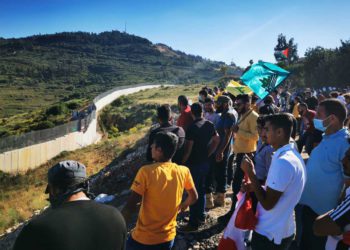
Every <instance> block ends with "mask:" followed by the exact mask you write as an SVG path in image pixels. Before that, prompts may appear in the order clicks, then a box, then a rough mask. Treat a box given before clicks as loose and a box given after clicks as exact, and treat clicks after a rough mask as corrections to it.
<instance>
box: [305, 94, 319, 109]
mask: <svg viewBox="0 0 350 250" xmlns="http://www.w3.org/2000/svg"><path fill="white" fill-rule="evenodd" d="M305 103H306V104H307V107H308V108H309V109H312V110H316V107H317V105H318V100H317V98H316V97H315V96H311V97H309V98H307V99H306V100H305Z"/></svg>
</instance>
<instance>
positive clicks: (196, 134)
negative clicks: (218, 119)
mask: <svg viewBox="0 0 350 250" xmlns="http://www.w3.org/2000/svg"><path fill="white" fill-rule="evenodd" d="M215 134H216V130H215V128H214V124H213V123H212V122H210V121H208V120H206V119H203V118H201V119H197V120H195V121H194V122H193V123H192V125H191V126H190V127H189V128H188V130H187V132H186V140H189V141H193V146H192V152H191V155H190V157H189V159H188V161H187V163H188V164H190V165H191V164H192V165H193V164H200V163H203V162H208V145H209V142H210V140H211V139H212V137H213V136H214V135H215Z"/></svg>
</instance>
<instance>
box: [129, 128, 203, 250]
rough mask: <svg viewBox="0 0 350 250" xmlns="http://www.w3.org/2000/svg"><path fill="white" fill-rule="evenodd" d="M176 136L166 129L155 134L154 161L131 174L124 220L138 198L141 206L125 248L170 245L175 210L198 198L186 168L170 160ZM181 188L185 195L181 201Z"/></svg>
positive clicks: (140, 249) (168, 246)
mask: <svg viewBox="0 0 350 250" xmlns="http://www.w3.org/2000/svg"><path fill="white" fill-rule="evenodd" d="M177 140H178V139H177V137H176V135H175V134H173V133H170V132H160V133H158V134H156V136H155V138H154V142H153V144H152V146H151V147H152V158H153V160H154V161H155V163H153V164H150V165H146V166H143V167H141V168H140V170H139V171H138V173H137V175H136V177H135V180H134V182H133V184H132V186H131V190H132V192H131V195H130V197H129V199H128V201H127V204H126V206H125V208H124V209H123V211H122V213H123V215H124V217H125V220H126V223H127V224H128V223H130V217H131V215H132V213H133V212H135V211H136V210H137V204H138V203H140V202H141V207H140V212H139V216H138V219H137V223H136V227H135V228H134V229H133V230H132V232H131V234H130V237H129V239H128V241H127V244H126V249H127V250H134V249H137V250H143V249H171V248H172V246H173V244H174V238H175V235H176V216H177V214H178V213H179V212H181V211H184V210H186V209H187V208H188V206H190V205H192V204H193V203H195V202H196V200H197V199H198V194H197V191H196V188H195V186H194V183H193V180H192V176H191V173H190V171H189V169H188V168H187V167H185V166H179V165H177V164H175V163H173V162H171V158H172V157H173V155H174V153H175V151H176V148H177ZM184 189H185V190H186V192H187V193H188V196H187V199H186V200H185V201H184V202H181V201H182V194H183V190H184Z"/></svg>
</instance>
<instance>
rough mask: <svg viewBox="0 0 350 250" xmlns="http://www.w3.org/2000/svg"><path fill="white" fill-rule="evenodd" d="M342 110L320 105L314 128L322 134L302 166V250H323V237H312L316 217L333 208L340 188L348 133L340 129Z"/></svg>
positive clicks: (334, 104) (335, 104)
mask: <svg viewBox="0 0 350 250" xmlns="http://www.w3.org/2000/svg"><path fill="white" fill-rule="evenodd" d="M345 118H346V108H345V106H344V104H343V103H341V102H340V101H339V100H337V99H328V100H325V101H323V102H321V103H320V104H319V106H318V108H317V114H316V118H315V119H314V126H315V128H316V129H319V130H321V131H323V132H324V135H323V139H322V141H321V143H320V144H319V145H318V146H317V147H315V148H314V149H313V150H312V153H311V155H310V158H309V159H308V161H307V164H306V171H307V181H306V185H305V190H304V192H303V195H302V197H301V200H300V204H302V205H304V206H303V210H302V237H301V249H302V250H316V249H320V250H321V249H324V246H325V242H326V237H317V236H315V235H314V233H313V230H312V226H313V223H314V221H315V219H316V217H317V216H318V215H321V214H324V213H325V212H327V211H329V210H331V209H333V208H334V207H336V206H337V204H338V201H339V198H340V194H341V190H342V188H343V184H344V177H343V168H342V159H343V158H344V156H345V153H346V151H347V150H348V148H349V143H348V137H349V132H348V131H347V129H345V128H343V125H344V121H345Z"/></svg>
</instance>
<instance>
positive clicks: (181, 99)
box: [177, 95, 188, 106]
mask: <svg viewBox="0 0 350 250" xmlns="http://www.w3.org/2000/svg"><path fill="white" fill-rule="evenodd" d="M177 101H178V102H179V103H180V104H182V105H183V106H187V105H188V99H187V97H186V96H184V95H180V96H179V97H178V98H177Z"/></svg>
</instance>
